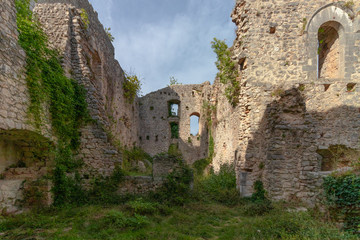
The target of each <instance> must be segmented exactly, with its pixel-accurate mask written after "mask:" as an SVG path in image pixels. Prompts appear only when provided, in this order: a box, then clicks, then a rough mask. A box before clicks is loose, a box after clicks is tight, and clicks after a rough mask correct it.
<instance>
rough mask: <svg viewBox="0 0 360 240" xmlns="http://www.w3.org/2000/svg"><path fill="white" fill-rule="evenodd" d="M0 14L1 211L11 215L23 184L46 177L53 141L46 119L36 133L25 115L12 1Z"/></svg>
mask: <svg viewBox="0 0 360 240" xmlns="http://www.w3.org/2000/svg"><path fill="white" fill-rule="evenodd" d="M0 12H1V14H0V23H1V28H0V176H1V178H0V210H3V209H6V210H7V211H10V212H12V211H16V210H17V207H16V206H15V204H16V203H17V202H18V201H19V200H20V199H21V198H22V190H23V186H24V181H25V180H31V179H36V178H38V177H40V176H42V175H44V174H46V164H47V160H48V156H47V154H48V148H47V147H48V146H49V145H48V144H49V142H50V141H51V140H52V139H53V138H52V136H51V131H50V130H51V126H50V125H49V124H48V121H46V119H45V124H44V126H43V127H42V129H41V130H37V131H35V129H34V127H33V126H32V125H31V124H30V122H31V119H29V118H28V115H27V111H28V107H29V104H30V101H29V93H28V89H27V84H26V80H25V76H24V67H25V59H26V55H25V52H24V51H23V50H22V48H21V47H20V46H19V44H18V32H17V26H16V9H15V1H12V0H4V1H2V2H1V4H0ZM39 144H40V145H41V146H43V147H39Z"/></svg>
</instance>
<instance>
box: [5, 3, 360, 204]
mask: <svg viewBox="0 0 360 240" xmlns="http://www.w3.org/2000/svg"><path fill="white" fill-rule="evenodd" d="M81 9H85V11H86V12H87V13H88V17H89V21H90V24H89V25H88V27H87V28H84V26H83V23H82V21H81V16H80V15H81ZM359 10H360V4H359V3H355V4H349V3H348V2H343V1H329V0H322V1H306V0H303V1H279V0H277V1H274V0H272V1H260V0H237V1H236V5H235V8H234V10H233V12H232V14H231V17H232V20H233V22H234V23H235V24H236V26H237V32H236V34H237V37H236V40H235V41H234V44H233V46H232V47H231V52H232V55H233V60H234V61H236V63H237V68H238V70H239V72H240V76H239V78H238V81H239V82H240V85H241V90H240V93H239V96H238V104H237V105H236V106H235V107H234V106H232V105H231V104H230V103H229V102H228V100H227V98H226V97H225V95H224V91H225V87H226V86H225V85H224V84H222V83H220V82H219V81H218V80H215V82H214V84H212V85H210V83H209V82H205V83H203V84H194V85H173V86H169V87H166V88H164V89H160V90H158V91H156V92H152V93H149V94H148V95H146V96H144V97H142V98H139V99H136V100H135V102H134V103H129V102H127V101H126V99H125V98H124V94H123V91H124V90H123V87H122V85H123V83H124V81H125V74H124V71H123V70H122V69H121V67H120V65H119V63H118V62H117V61H116V60H115V59H114V48H113V46H112V44H111V41H110V40H109V38H108V36H107V34H106V32H105V31H104V27H103V26H102V24H101V23H100V22H99V20H98V17H97V13H96V12H95V11H94V9H93V8H92V6H91V5H90V4H89V3H88V1H87V0H39V1H38V2H37V3H36V4H35V5H34V8H33V11H34V13H35V14H36V15H37V16H38V18H39V21H40V22H41V23H42V25H43V27H44V31H45V32H46V34H47V35H48V37H49V40H50V43H51V44H52V46H53V47H55V48H56V49H58V50H59V51H60V53H61V55H62V56H63V62H62V65H63V68H64V71H65V73H66V75H67V76H68V77H72V78H74V79H75V80H77V81H78V83H80V84H81V85H82V86H84V87H85V89H86V91H87V95H86V100H87V103H88V108H89V112H90V116H91V118H92V119H93V120H95V121H93V122H90V123H88V124H87V125H86V126H84V127H82V128H81V133H82V135H81V145H80V149H79V152H78V156H79V157H81V158H82V159H83V160H84V162H85V166H86V167H85V168H86V169H87V171H89V172H96V174H101V175H109V174H110V173H111V172H112V171H113V169H114V166H115V164H116V163H120V162H121V161H122V156H121V153H120V152H119V151H118V150H117V148H116V146H115V145H114V142H116V141H118V142H121V144H122V145H123V146H127V147H132V146H140V147H141V148H143V149H144V150H145V151H146V152H148V153H149V154H151V155H156V154H158V153H160V152H164V151H167V150H168V149H169V147H170V146H171V145H176V146H177V147H178V149H179V150H180V151H181V153H182V154H183V156H184V159H185V161H186V162H187V163H188V164H192V163H194V162H195V161H196V160H199V159H203V158H206V157H207V156H208V154H209V150H208V149H209V141H210V139H209V135H210V132H211V136H212V138H213V139H214V156H213V159H212V166H213V167H214V169H215V170H218V169H219V167H220V166H221V164H224V163H233V164H234V165H235V169H236V173H237V185H238V188H239V191H240V194H241V195H242V196H249V195H251V193H252V188H253V183H254V182H255V181H256V180H258V179H260V180H262V181H263V182H264V185H265V188H266V190H267V192H268V194H269V196H270V197H271V198H272V199H284V200H301V201H304V202H307V203H309V204H311V205H313V204H314V203H315V200H316V197H317V195H318V194H319V191H320V190H319V188H320V186H321V182H322V176H324V175H326V174H329V173H330V172H331V171H333V170H336V169H339V168H345V167H349V164H348V163H349V162H350V161H351V159H342V160H343V161H340V162H341V164H340V165H335V164H333V163H332V162H331V161H330V160H329V159H330V158H331V157H332V155H334V154H336V153H334V152H336V151H338V149H340V150H341V151H342V152H346V153H349V154H348V155H349V156H352V157H353V158H358V151H359V147H360V146H359V141H360V103H359V101H358V99H359V96H360V90H359V89H360V88H359V83H360V62H359V60H360V15H359ZM0 12H1V15H0V20H1V21H0V25H1V31H0V173H1V174H2V178H3V179H2V180H0V208H12V207H14V206H15V205H16V202H17V201H18V200H19V199H21V198H22V190H23V188H24V180H35V179H37V178H39V177H40V176H43V175H44V174H46V172H47V168H49V167H51V161H50V160H49V159H51V158H50V157H49V156H48V154H49V153H48V146H49V144H50V145H51V144H54V143H55V142H56V138H55V137H54V136H53V134H52V131H51V123H50V121H49V122H47V123H46V124H44V126H42V128H41V130H40V131H39V130H37V129H35V128H34V127H33V126H32V125H31V124H30V123H29V121H28V116H27V111H28V107H29V92H28V89H27V85H26V81H25V76H24V67H25V64H26V54H25V53H24V51H23V50H22V49H21V47H20V46H19V44H18V42H17V41H18V32H17V26H16V9H15V3H14V1H13V0H3V1H2V4H1V5H0ZM124 57H126V56H124ZM205 104H208V105H209V106H213V108H212V110H211V111H210V113H209V111H208V109H206V108H205V107H204V105H205ZM193 116H195V117H198V119H199V132H198V134H197V135H192V134H190V118H191V117H193ZM49 118H50V117H49ZM209 120H210V121H209ZM109 133H111V136H109ZM110 137H111V138H113V139H110ZM340 150H339V151H340ZM340 157H341V156H340ZM19 162H22V163H24V166H19V165H18V163H19ZM49 188H50V186H49Z"/></svg>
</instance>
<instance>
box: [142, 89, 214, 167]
mask: <svg viewBox="0 0 360 240" xmlns="http://www.w3.org/2000/svg"><path fill="white" fill-rule="evenodd" d="M210 89H211V87H210V83H208V82H207V83H204V84H196V85H195V84H194V85H173V86H170V87H167V88H163V89H160V90H158V91H156V92H152V93H149V94H148V95H146V96H144V97H142V98H140V126H141V131H140V137H139V138H140V143H141V147H142V148H143V149H144V150H145V151H146V152H148V153H150V154H151V155H156V154H158V153H161V152H167V151H168V149H169V147H170V145H171V144H174V145H176V146H178V148H179V150H180V151H181V153H182V154H183V156H184V159H185V160H186V162H187V163H189V164H192V163H193V162H195V161H196V160H199V159H202V158H206V157H207V150H208V130H207V124H206V116H205V115H204V108H203V105H204V102H205V101H207V99H208V96H209V95H210ZM171 103H176V104H178V114H177V116H172V115H171V113H170V112H171V109H169V108H170V104H171ZM192 115H196V116H199V117H200V118H199V134H197V135H195V136H193V135H192V134H190V117H191V116H192ZM171 123H176V124H178V126H179V132H178V135H179V136H178V138H174V137H172V133H171Z"/></svg>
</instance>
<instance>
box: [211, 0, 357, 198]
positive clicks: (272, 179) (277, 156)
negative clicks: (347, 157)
mask: <svg viewBox="0 0 360 240" xmlns="http://www.w3.org/2000/svg"><path fill="white" fill-rule="evenodd" d="M359 7H360V4H359V3H358V2H356V3H355V5H354V6H350V7H349V5H347V4H346V3H345V2H338V1H335V2H334V1H316V2H314V1H312V2H307V1H298V2H292V1H290V2H289V1H266V2H264V1H244V0H239V1H237V3H236V6H235V9H234V11H233V13H232V18H233V21H234V22H235V23H236V25H237V26H238V29H237V38H236V40H235V41H234V45H233V47H232V52H233V54H234V60H235V61H237V62H238V63H239V69H240V70H241V77H242V79H241V84H242V89H241V94H240V103H239V104H238V106H237V107H236V108H233V109H232V113H231V114H229V108H230V105H229V104H228V103H226V102H225V101H224V100H220V98H219V99H218V100H220V101H218V107H217V113H216V116H217V118H218V123H217V125H215V126H214V128H215V129H214V130H215V135H216V136H217V137H216V138H215V141H216V149H219V148H221V146H222V144H223V143H222V142H218V139H219V136H221V137H220V138H222V139H224V141H223V142H226V141H225V137H224V134H223V133H224V132H227V133H230V131H231V130H230V129H234V130H235V133H232V137H230V138H232V147H230V149H229V150H230V151H224V154H222V155H218V154H217V155H215V158H214V161H213V164H214V165H220V163H221V162H222V161H224V158H227V159H229V161H234V162H235V163H236V170H237V173H238V186H239V188H240V189H241V191H242V194H243V195H249V194H251V193H252V185H253V182H254V181H255V180H257V179H261V180H263V181H264V183H265V187H266V189H267V190H268V193H269V195H270V196H271V197H272V198H274V199H301V200H304V201H308V202H309V203H314V199H315V197H316V195H317V193H318V192H319V191H318V190H319V189H318V188H319V187H320V184H321V177H322V175H323V174H322V171H321V161H322V157H321V156H320V155H319V154H318V153H317V150H319V149H327V148H329V147H330V146H331V145H344V146H346V147H348V148H351V149H356V150H358V149H359V129H358V127H359V123H360V121H359V102H358V101H357V100H356V99H358V98H359V94H358V84H359V80H360V79H359V73H358V69H359V61H358V60H359V58H358V52H359V50H360V49H359V44H358V42H359V39H360V35H359V33H358V30H359V22H360V21H359V16H358V15H357V12H358V10H359ZM328 22H337V24H339V25H340V26H341V27H340V28H339V31H338V34H339V40H338V44H339V49H340V50H339V56H338V58H339V59H338V60H337V59H331V60H332V61H333V63H336V64H337V65H338V67H339V77H337V78H331V74H330V75H328V77H325V78H318V75H319V72H318V70H319V67H318V61H317V54H318V50H319V49H318V40H319V39H318V36H319V28H320V27H321V26H323V24H326V23H328ZM330 58H331V54H330ZM329 76H330V77H329ZM216 85H218V86H216ZM222 87H223V86H221V85H220V84H215V86H214V88H217V89H220V92H222V91H221V88H222ZM219 106H220V107H219ZM232 116H236V117H235V118H233V119H232ZM239 120H240V121H239ZM221 126H225V127H224V128H221ZM226 135H228V134H226ZM216 151H217V150H216Z"/></svg>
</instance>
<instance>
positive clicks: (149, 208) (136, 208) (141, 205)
mask: <svg viewBox="0 0 360 240" xmlns="http://www.w3.org/2000/svg"><path fill="white" fill-rule="evenodd" d="M126 205H127V207H128V208H129V209H130V210H131V211H132V212H133V213H134V214H155V213H157V212H159V208H160V204H158V203H153V202H146V201H144V200H143V199H142V198H138V199H136V200H134V201H130V202H128V203H127V204H126Z"/></svg>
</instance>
